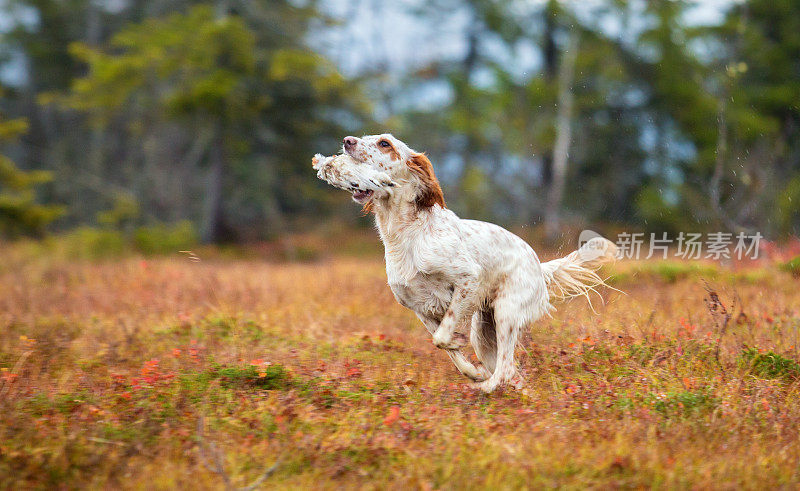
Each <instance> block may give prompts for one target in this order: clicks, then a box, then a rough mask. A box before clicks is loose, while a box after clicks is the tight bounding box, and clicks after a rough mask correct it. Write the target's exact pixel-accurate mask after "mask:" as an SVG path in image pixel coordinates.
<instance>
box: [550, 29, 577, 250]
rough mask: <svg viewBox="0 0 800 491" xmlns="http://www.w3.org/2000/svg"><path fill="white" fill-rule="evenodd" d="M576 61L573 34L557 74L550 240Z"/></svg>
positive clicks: (556, 224)
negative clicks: (556, 112)
mask: <svg viewBox="0 0 800 491" xmlns="http://www.w3.org/2000/svg"><path fill="white" fill-rule="evenodd" d="M577 58H578V34H577V33H576V32H573V33H572V34H571V35H570V38H569V44H568V45H567V49H566V51H565V52H564V58H563V61H562V63H561V67H559V71H558V116H557V118H556V143H555V146H554V147H553V182H552V184H551V185H550V190H549V192H548V195H547V207H546V209H545V216H544V221H545V232H546V233H547V238H548V239H550V240H552V239H554V238H555V237H556V235H557V234H558V232H559V230H560V228H561V200H562V198H563V196H564V186H565V185H566V180H567V158H568V157H569V146H570V141H571V140H572V107H573V105H574V99H575V98H574V96H573V94H572V84H573V82H574V80H575V62H576V60H577Z"/></svg>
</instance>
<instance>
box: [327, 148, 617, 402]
mask: <svg viewBox="0 0 800 491" xmlns="http://www.w3.org/2000/svg"><path fill="white" fill-rule="evenodd" d="M381 140H386V141H388V142H390V143H391V144H392V147H393V149H394V150H395V152H393V153H387V152H386V151H385V150H386V149H385V148H383V150H382V149H381V147H380V146H378V145H379V144H380V142H381ZM415 155H416V152H414V151H413V150H411V149H410V148H408V146H407V145H405V144H404V143H402V142H400V141H399V140H397V139H396V138H394V137H393V136H392V135H388V134H385V135H374V136H367V137H363V138H360V139H357V143H356V144H355V146H351V147H350V148H346V149H345V154H343V155H341V156H337V157H327V158H326V157H322V156H321V155H317V156H316V157H315V158H314V167H315V168H316V169H317V170H318V175H319V177H320V178H321V179H324V180H326V181H327V182H329V183H330V184H332V185H334V186H336V187H339V188H342V189H347V190H351V191H354V195H355V196H357V197H358V199H357V201H358V202H360V203H362V204H365V203H367V204H369V205H371V206H372V211H373V212H374V214H375V222H376V225H377V228H378V232H379V234H380V238H381V240H382V241H383V244H384V247H385V260H386V274H387V277H388V282H389V287H390V288H391V290H392V292H393V293H394V295H395V298H396V299H397V301H398V302H399V303H400V304H402V305H403V306H405V307H407V308H409V309H411V310H413V311H414V312H415V313H416V314H417V316H418V317H419V319H420V320H421V321H422V323H423V324H424V325H425V327H426V328H427V329H428V331H429V332H430V333H431V334H432V336H433V343H434V344H435V345H436V346H437V347H439V348H442V349H445V350H447V352H448V354H449V355H450V357H451V359H452V360H453V362H454V363H455V365H456V367H457V368H458V370H459V371H460V372H461V373H463V374H464V375H466V376H467V377H469V378H471V379H473V380H475V381H479V382H480V383H479V384H478V386H479V387H480V388H481V389H483V390H484V391H486V392H491V391H492V390H494V389H495V388H496V387H497V386H498V385H499V384H503V383H509V382H511V381H512V380H513V379H514V378H515V376H516V366H515V363H514V349H515V347H516V345H517V340H518V338H519V333H520V331H521V330H522V329H523V328H525V327H526V326H529V325H530V324H531V323H533V322H534V321H536V320H538V319H539V318H541V317H542V316H544V315H545V314H547V313H548V312H549V311H550V310H551V309H552V306H551V304H550V298H551V295H552V296H555V297H568V296H573V295H577V294H580V295H585V294H587V293H588V292H589V291H591V290H592V289H593V288H594V287H596V286H598V285H602V284H603V281H602V279H600V278H599V277H598V276H597V274H596V273H595V272H594V270H595V269H596V268H597V267H599V265H600V264H601V263H603V262H605V261H607V260H610V259H613V256H614V247H613V244H611V243H610V242H609V241H607V240H605V239H593V240H592V241H590V242H589V243H587V245H585V246H584V247H583V248H581V249H579V250H578V251H576V252H573V253H572V254H570V255H568V256H566V257H564V258H561V259H557V260H555V261H550V262H547V263H544V264H541V263H540V262H539V258H538V257H537V256H536V253H535V252H534V251H533V249H531V247H530V246H528V244H526V243H525V241H523V240H522V239H520V238H519V237H517V236H516V235H514V234H512V233H511V232H509V231H507V230H505V229H503V228H502V227H499V226H497V225H494V224H491V223H485V222H479V221H475V220H465V219H461V218H459V217H458V216H457V215H456V214H455V213H453V212H452V211H451V210H449V209H447V208H444V207H442V206H440V205H439V204H434V205H433V206H429V207H425V208H420V207H419V205H418V203H417V202H415V200H416V198H417V196H418V195H419V194H420V193H421V192H423V191H424V190H423V189H421V187H422V186H424V180H421V179H420V178H419V176H418V175H416V174H415V173H414V172H412V171H411V170H410V168H409V165H408V161H409V159H411V158H412V157H413V156H415ZM365 191H369V192H371V194H370V196H369V197H368V198H364V196H363V194H364V192H365ZM598 247H599V248H601V249H602V253H600V254H596V253H595V249H596V248H598ZM590 249H591V251H590ZM588 252H591V253H588ZM466 326H469V328H470V331H469V342H470V343H471V344H472V346H473V348H474V349H475V352H476V354H477V356H478V359H479V360H480V361H481V363H482V365H483V366H482V367H475V366H474V365H473V364H472V363H470V362H469V361H467V360H466V358H465V357H464V355H463V354H462V353H461V352H460V351H459V348H461V347H462V346H463V345H464V344H466V342H467V339H466V336H465V335H464V334H461V333H459V332H458V330H459V329H460V328H465V327H466Z"/></svg>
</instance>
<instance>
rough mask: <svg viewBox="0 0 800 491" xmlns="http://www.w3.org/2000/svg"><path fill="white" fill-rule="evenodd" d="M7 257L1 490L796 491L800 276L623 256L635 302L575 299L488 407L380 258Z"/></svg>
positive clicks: (536, 338)
mask: <svg viewBox="0 0 800 491" xmlns="http://www.w3.org/2000/svg"><path fill="white" fill-rule="evenodd" d="M344 250H348V249H347V248H344ZM2 255H3V257H4V261H2V263H0V325H1V326H2V328H0V488H4V489H20V488H31V487H34V488H122V489H130V488H137V489H141V488H147V489H153V488H158V489H163V488H192V489H219V488H228V489H232V488H239V487H247V486H252V485H255V487H258V486H263V487H269V488H294V489H296V488H311V487H313V488H337V489H338V488H343V487H344V488H356V487H359V488H361V487H366V488H421V489H462V488H493V489H494V488H500V489H503V488H520V487H530V488H541V487H567V488H585V487H599V488H608V487H658V488H672V489H674V488H727V489H730V488H781V487H784V488H786V487H794V486H796V485H797V484H798V482H800V468H799V467H798V462H799V461H800V443H799V442H798V431H797V428H798V427H800V364H798V360H800V357H798V341H799V340H798V328H799V327H800V313H799V312H798V309H797V305H798V304H800V293H799V292H798V289H797V288H796V281H797V280H796V279H795V278H794V277H793V276H792V274H791V272H790V271H784V269H785V268H783V267H782V265H783V264H785V261H778V260H775V259H769V258H765V259H762V260H759V261H755V262H748V263H746V264H722V265H720V264H712V263H708V264H703V267H702V268H700V267H697V266H696V265H693V264H689V263H679V262H678V263H669V266H668V267H666V266H665V263H662V262H656V261H648V262H634V261H629V262H623V263H619V264H617V265H616V266H615V267H613V268H612V269H608V270H606V271H605V273H606V274H608V275H611V281H612V284H613V285H614V286H615V287H616V288H618V289H620V290H621V291H622V292H624V293H618V292H614V291H611V290H607V291H606V292H604V295H603V296H604V303H603V302H601V301H599V300H600V299H598V298H595V301H594V302H593V304H594V308H595V310H596V313H594V312H592V310H591V309H590V308H589V306H588V304H587V303H586V302H585V300H574V301H571V302H569V303H566V304H559V305H558V310H557V311H556V312H555V313H554V314H553V316H552V318H547V319H544V320H542V321H540V322H539V323H537V324H535V325H533V326H531V328H530V330H529V331H528V333H527V334H526V335H525V337H524V340H523V342H522V345H521V347H520V348H519V350H518V352H517V355H518V358H519V363H520V370H521V372H522V375H523V378H524V381H525V388H524V389H523V390H520V391H518V390H514V389H505V390H502V391H499V392H497V393H494V394H491V395H485V394H482V393H479V392H477V391H475V390H473V389H472V388H470V387H469V386H468V385H467V384H465V379H463V378H462V377H461V376H460V375H458V374H457V372H456V371H455V369H454V368H453V366H452V365H451V363H450V361H449V360H448V358H447V357H446V356H443V354H442V353H441V352H440V351H439V350H437V349H436V348H435V347H433V346H432V345H431V343H430V340H429V337H428V335H427V333H426V332H425V330H424V328H422V326H421V325H420V324H419V322H418V321H417V320H416V319H415V317H414V316H413V314H412V313H411V312H409V311H407V310H405V309H403V308H402V307H400V306H399V305H397V304H396V302H395V300H394V299H393V298H392V295H391V292H390V291H389V289H388V287H387V286H386V284H385V273H384V271H383V264H382V261H381V259H380V256H379V255H376V254H372V253H368V254H367V253H363V252H359V253H358V254H331V253H325V254H321V255H319V256H317V257H313V258H307V260H305V261H297V260H295V261H288V260H285V258H284V256H285V255H276V254H275V253H274V251H268V250H266V249H262V250H249V251H241V250H240V251H238V252H236V253H234V252H232V251H218V250H213V249H205V250H200V251H195V252H194V253H184V254H174V255H171V256H165V257H146V256H140V255H132V254H125V255H124V256H121V257H117V258H113V259H101V260H92V261H89V260H86V259H78V260H76V259H71V258H70V257H69V256H68V255H67V253H61V252H58V251H51V253H49V254H43V253H42V250H41V249H40V248H39V246H34V245H33V244H25V243H16V244H6V245H4V246H2ZM277 258H283V259H280V260H279V259H277Z"/></svg>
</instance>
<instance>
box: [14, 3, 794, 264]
mask: <svg viewBox="0 0 800 491" xmlns="http://www.w3.org/2000/svg"><path fill="white" fill-rule="evenodd" d="M0 91H1V92H2V96H1V98H0V115H1V116H0V145H1V146H2V148H0V150H1V151H2V153H1V154H0V155H1V156H0V235H2V236H5V237H16V236H20V235H35V236H41V235H43V234H44V233H46V232H57V233H67V232H69V231H72V232H69V233H75V231H76V230H77V231H80V233H84V234H92V233H97V234H99V233H104V232H112V231H113V233H116V234H122V235H124V236H126V237H134V238H135V239H136V240H137V241H138V243H140V244H141V246H142V248H144V249H146V248H147V243H148V241H151V240H152V241H156V242H159V241H161V242H163V241H166V242H168V243H170V244H172V243H174V244H175V245H176V246H178V244H182V243H184V242H190V241H192V240H195V239H196V240H202V241H204V242H251V241H258V240H262V239H270V238H274V237H276V236H279V235H281V234H284V233H287V232H295V231H307V230H313V229H314V227H318V226H320V224H324V223H332V222H333V223H337V224H343V225H350V226H356V225H360V226H363V225H364V224H367V223H368V220H365V219H360V218H359V217H358V207H357V206H355V205H353V203H351V202H350V200H349V198H348V197H347V196H345V195H343V194H342V193H341V192H337V191H335V190H332V189H330V188H328V187H326V186H325V185H324V183H322V182H319V181H318V180H317V179H316V177H315V174H314V172H313V171H312V170H311V167H310V159H311V156H312V155H314V153H316V152H320V153H323V154H333V153H336V152H337V151H338V150H339V148H340V146H341V139H342V137H343V136H345V135H348V134H354V135H361V134H371V133H377V132H383V131H387V132H392V133H394V134H395V135H396V136H398V137H399V138H400V139H402V140H404V141H406V142H408V143H409V145H410V146H412V147H413V148H415V149H417V150H420V151H426V152H427V153H428V154H429V155H430V156H431V158H432V160H433V162H434V165H435V166H436V168H437V172H438V174H439V175H440V179H441V180H442V182H443V185H444V187H445V195H446V197H447V199H448V205H449V206H450V207H451V208H453V209H454V210H455V211H456V212H458V213H459V214H461V215H462V216H467V217H471V218H478V219H489V220H494V221H497V222H499V223H502V224H504V225H521V224H526V225H531V226H534V225H535V226H539V225H544V227H543V228H544V229H546V230H547V233H548V235H550V236H551V237H552V236H556V235H557V234H558V232H559V230H561V229H562V228H563V227H565V226H570V225H575V224H577V225H578V226H580V225H583V224H596V223H602V224H618V225H620V226H626V227H632V228H636V229H640V230H648V231H667V232H674V231H678V230H688V231H702V230H714V231H730V232H737V231H759V232H760V233H762V234H764V235H765V236H766V237H767V238H770V239H780V238H785V237H788V236H790V235H796V234H798V231H800V207H798V204H800V2H798V1H797V0H740V1H733V0H731V1H724V0H715V1H705V2H703V1H695V2H691V1H683V0H648V1H644V0H627V1H626V0H587V1H580V2H579V1H575V2H571V1H566V0H562V1H558V0H549V1H534V0H508V1H501V0H462V1H457V0H427V1H426V0H396V1H395V0H350V1H344V0H341V1H339V0H331V1H327V2H326V1H313V0H307V1H303V0H269V1H267V0H248V1H244V0H218V1H216V2H192V1H188V0H146V1H142V0H0ZM154 247H156V248H157V246H154Z"/></svg>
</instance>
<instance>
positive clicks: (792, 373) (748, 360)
mask: <svg viewBox="0 0 800 491" xmlns="http://www.w3.org/2000/svg"><path fill="white" fill-rule="evenodd" d="M740 362H741V364H742V365H744V366H746V367H748V368H749V369H750V371H751V373H752V374H753V375H755V376H756V377H760V378H769V379H776V378H783V379H796V378H798V377H800V364H798V363H797V362H796V361H794V360H792V359H790V358H786V357H784V356H781V355H779V354H777V353H773V352H772V351H769V352H767V353H759V352H758V350H757V349H756V348H747V349H745V350H743V351H742V353H741V356H740Z"/></svg>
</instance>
